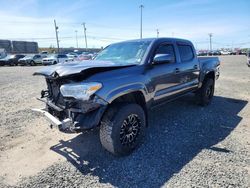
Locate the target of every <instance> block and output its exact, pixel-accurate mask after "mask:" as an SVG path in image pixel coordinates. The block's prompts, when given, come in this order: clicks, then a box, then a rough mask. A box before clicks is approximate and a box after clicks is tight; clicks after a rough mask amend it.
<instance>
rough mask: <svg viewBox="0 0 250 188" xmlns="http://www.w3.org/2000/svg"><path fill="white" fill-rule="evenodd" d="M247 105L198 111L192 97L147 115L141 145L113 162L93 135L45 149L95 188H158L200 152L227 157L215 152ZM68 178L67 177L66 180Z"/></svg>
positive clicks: (231, 103)
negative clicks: (97, 186)
mask: <svg viewBox="0 0 250 188" xmlns="http://www.w3.org/2000/svg"><path fill="white" fill-rule="evenodd" d="M246 104H247V101H243V100H237V99H232V98H224V97H219V96H217V97H214V100H213V102H212V104H211V105H210V106H207V107H199V106H197V105H195V104H194V99H193V96H186V97H184V98H181V99H180V100H178V101H175V102H172V103H168V104H166V105H163V106H161V108H158V109H157V110H154V111H152V112H150V114H151V115H150V118H149V128H148V130H147V137H146V139H145V142H144V144H143V145H142V146H141V147H140V148H139V149H138V150H136V151H135V152H134V153H133V154H131V155H129V156H127V157H122V158H118V157H115V156H113V155H111V154H109V153H108V152H106V151H105V150H104V149H103V148H102V146H101V144H100V142H99V134H98V133H99V132H98V131H91V132H86V133H83V134H79V135H77V136H76V137H75V138H73V139H71V140H67V141H64V140H60V141H59V143H58V144H57V145H55V146H52V147H51V149H52V150H53V151H55V152H57V153H58V154H60V155H62V156H64V157H65V158H66V159H67V161H69V162H70V163H72V164H73V165H74V166H75V167H76V168H77V169H78V170H79V171H80V172H81V173H82V174H83V175H86V174H90V175H92V176H97V177H98V178H99V181H100V182H101V183H109V184H111V185H113V186H116V187H135V186H140V187H159V186H162V185H164V183H166V182H167V181H168V180H169V179H170V178H171V177H172V176H173V175H174V174H175V173H177V172H179V171H180V170H181V169H182V168H183V167H184V166H185V165H186V164H187V163H188V162H190V161H191V160H192V159H193V158H194V157H195V156H196V155H197V154H199V152H201V151H202V150H210V152H223V153H224V154H227V153H230V152H233V151H231V150H230V148H223V147H219V146H215V145H216V144H217V143H219V142H221V141H222V140H224V139H225V138H226V137H227V136H228V135H229V134H230V133H231V131H233V130H234V129H235V127H236V126H237V125H238V124H239V122H240V121H241V119H242V117H240V116H238V113H239V112H240V111H241V110H242V109H243V108H244V107H245V106H246ZM72 178H73V177H72Z"/></svg>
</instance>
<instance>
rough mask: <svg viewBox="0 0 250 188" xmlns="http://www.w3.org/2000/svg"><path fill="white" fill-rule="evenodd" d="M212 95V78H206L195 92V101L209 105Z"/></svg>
mask: <svg viewBox="0 0 250 188" xmlns="http://www.w3.org/2000/svg"><path fill="white" fill-rule="evenodd" d="M213 96H214V79H211V78H207V79H205V80H204V81H203V84H202V87H201V88H200V89H199V90H198V91H197V92H196V98H197V103H198V104H199V105H201V106H206V105H209V104H210V103H211V101H212V99H213Z"/></svg>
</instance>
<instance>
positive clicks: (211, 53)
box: [197, 50, 246, 56]
mask: <svg viewBox="0 0 250 188" xmlns="http://www.w3.org/2000/svg"><path fill="white" fill-rule="evenodd" d="M197 55H198V56H218V55H246V52H243V51H230V50H210V51H209V50H199V51H197Z"/></svg>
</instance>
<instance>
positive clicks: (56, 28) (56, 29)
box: [54, 20, 59, 53]
mask: <svg viewBox="0 0 250 188" xmlns="http://www.w3.org/2000/svg"><path fill="white" fill-rule="evenodd" d="M54 24H55V32H56V43H57V53H59V40H58V26H57V25H56V20H54Z"/></svg>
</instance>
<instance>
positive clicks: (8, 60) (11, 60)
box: [0, 54, 25, 66]
mask: <svg viewBox="0 0 250 188" xmlns="http://www.w3.org/2000/svg"><path fill="white" fill-rule="evenodd" d="M23 57H25V55H21V54H16V55H8V56H6V57H5V58H3V59H0V65H9V66H13V65H18V60H19V59H21V58H23Z"/></svg>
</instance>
